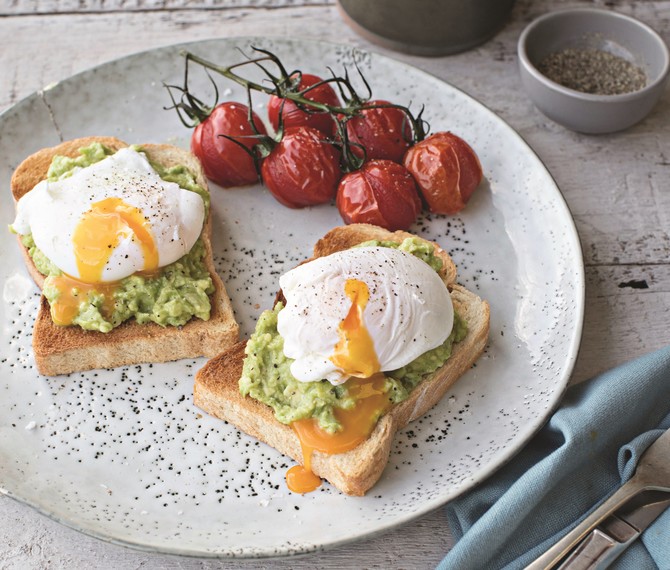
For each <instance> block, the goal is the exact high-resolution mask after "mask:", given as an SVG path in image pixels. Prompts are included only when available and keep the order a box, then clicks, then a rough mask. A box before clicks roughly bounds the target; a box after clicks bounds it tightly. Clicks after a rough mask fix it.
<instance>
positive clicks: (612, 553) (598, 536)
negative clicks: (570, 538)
mask: <svg viewBox="0 0 670 570" xmlns="http://www.w3.org/2000/svg"><path fill="white" fill-rule="evenodd" d="M638 534H639V533H634V534H633V535H632V536H631V537H630V538H629V539H628V540H626V541H624V542H620V541H618V540H617V539H616V538H614V537H612V536H610V535H609V534H607V533H606V532H603V531H602V530H600V529H599V528H596V529H594V530H592V531H591V534H589V535H588V536H587V537H586V538H585V539H584V540H583V541H582V542H581V543H580V544H579V545H578V546H577V548H575V550H574V551H573V552H572V554H570V556H569V557H568V558H567V559H566V560H565V562H563V564H561V565H560V566H559V569H558V570H604V569H605V568H607V567H608V566H609V565H610V564H612V562H614V561H615V560H616V559H617V558H618V557H619V555H620V554H621V553H622V552H623V551H624V550H625V549H626V548H628V545H629V544H630V543H631V542H633V541H634V540H635V539H636V538H637V536H638Z"/></svg>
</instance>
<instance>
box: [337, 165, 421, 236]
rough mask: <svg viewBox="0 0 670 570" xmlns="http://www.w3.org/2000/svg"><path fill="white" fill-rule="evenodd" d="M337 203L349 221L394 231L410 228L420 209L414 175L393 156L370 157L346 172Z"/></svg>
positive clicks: (343, 216) (345, 219)
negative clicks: (392, 159)
mask: <svg viewBox="0 0 670 570" xmlns="http://www.w3.org/2000/svg"><path fill="white" fill-rule="evenodd" d="M336 204H337V209H338V210H339V212H340V215H341V216H342V219H343V220H344V221H345V223H347V224H351V223H367V224H374V225H377V226H381V227H383V228H386V229H387V230H391V231H395V230H406V229H408V228H409V227H410V226H411V225H412V224H413V223H414V222H415V221H416V218H417V216H418V215H419V213H420V212H421V200H420V198H419V194H418V191H417V188H416V183H415V182H414V178H412V175H411V174H410V173H409V171H408V170H407V169H406V168H405V167H404V166H403V165H402V164H398V163H397V162H393V161H390V160H371V161H368V162H366V163H365V164H364V165H363V166H362V167H361V168H360V169H359V170H356V171H354V172H350V173H349V174H345V175H344V176H343V177H342V180H341V181H340V184H339V186H338V189H337V199H336Z"/></svg>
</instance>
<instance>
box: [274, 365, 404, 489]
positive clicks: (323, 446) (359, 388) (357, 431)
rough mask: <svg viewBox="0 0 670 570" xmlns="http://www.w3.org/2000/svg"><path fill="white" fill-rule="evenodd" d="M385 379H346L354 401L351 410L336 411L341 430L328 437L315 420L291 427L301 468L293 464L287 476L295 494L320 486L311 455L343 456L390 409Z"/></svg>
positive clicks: (302, 421) (296, 423) (376, 376)
mask: <svg viewBox="0 0 670 570" xmlns="http://www.w3.org/2000/svg"><path fill="white" fill-rule="evenodd" d="M385 382H386V378H385V376H384V375H383V374H381V373H378V374H375V375H374V376H372V377H371V378H365V379H360V378H350V379H349V380H347V389H348V390H349V394H351V395H352V396H354V397H355V398H356V399H357V402H356V406H354V407H353V408H352V409H350V410H344V409H336V410H335V417H336V418H337V420H338V421H339V422H340V424H341V425H342V429H341V430H340V431H338V432H336V433H334V434H330V433H328V432H327V431H325V430H322V429H321V428H320V427H319V424H318V422H317V420H315V419H314V418H308V419H304V420H298V421H296V422H293V423H292V424H291V427H293V430H294V431H295V432H296V434H297V436H298V439H300V445H301V447H302V455H303V463H304V464H303V465H294V466H293V467H291V469H289V470H288V472H287V473H286V483H287V485H288V488H289V489H290V490H291V491H293V492H294V493H309V492H310V491H313V490H314V489H316V488H317V487H318V486H319V485H320V484H321V479H320V478H319V477H318V476H317V475H315V474H314V473H313V472H312V453H313V452H314V451H320V452H322V453H327V454H335V453H344V452H345V451H349V450H350V449H353V448H354V447H356V446H357V445H359V444H360V443H362V442H363V441H365V440H366V439H367V438H368V436H369V435H370V433H372V430H373V429H374V427H375V425H376V424H377V421H378V420H379V418H380V416H381V415H382V414H384V412H386V410H388V409H389V408H390V407H391V401H390V400H389V398H388V395H387V394H386V392H385V391H384V384H385Z"/></svg>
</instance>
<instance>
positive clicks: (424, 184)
mask: <svg viewBox="0 0 670 570" xmlns="http://www.w3.org/2000/svg"><path fill="white" fill-rule="evenodd" d="M403 162H404V165H405V166H406V167H407V169H408V170H409V171H410V172H411V173H412V176H414V179H415V180H416V184H417V186H418V188H419V191H420V192H421V194H422V196H423V198H424V200H425V201H426V203H427V204H428V208H429V209H430V211H431V212H435V213H437V214H455V213H456V212H458V211H460V210H462V209H463V208H464V207H465V204H466V203H467V201H468V200H469V199H470V196H471V195H472V193H473V192H474V191H475V189H476V188H477V186H479V183H480V182H481V180H482V176H483V174H482V167H481V164H480V163H479V158H477V155H476V154H475V151H474V150H472V148H471V147H470V145H468V143H466V142H465V141H464V140H463V139H462V138H460V137H458V136H457V135H455V134H453V133H448V132H439V133H435V134H433V135H431V136H429V137H428V138H426V139H424V140H423V141H421V142H419V143H417V144H415V145H414V146H413V147H411V148H410V149H409V150H408V151H407V153H406V154H405V159H404V161H403Z"/></svg>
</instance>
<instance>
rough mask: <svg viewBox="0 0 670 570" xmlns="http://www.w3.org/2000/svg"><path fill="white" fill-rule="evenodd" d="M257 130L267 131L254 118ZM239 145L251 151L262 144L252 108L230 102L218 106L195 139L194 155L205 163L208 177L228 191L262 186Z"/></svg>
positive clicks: (192, 138)
mask: <svg viewBox="0 0 670 570" xmlns="http://www.w3.org/2000/svg"><path fill="white" fill-rule="evenodd" d="M253 121H254V124H255V125H256V129H257V130H258V132H259V133H261V134H266V133H267V131H266V129H265V126H264V125H263V122H262V121H261V119H260V118H259V117H258V115H256V113H254V114H253ZM221 135H227V136H229V137H233V138H234V139H235V141H237V142H239V143H240V144H242V145H244V146H245V147H247V148H249V149H251V148H252V147H253V146H254V145H255V144H256V143H257V142H258V141H257V140H256V139H255V138H254V135H255V133H254V130H253V127H252V126H251V123H250V122H249V107H247V106H246V105H243V104H242V103H235V102H226V103H221V104H220V105H217V106H216V107H215V108H214V110H213V111H212V112H211V114H210V115H209V116H208V117H207V118H206V119H205V120H204V121H203V122H201V123H200V124H199V125H198V126H197V127H196V128H195V130H194V131H193V135H192V136H191V151H192V152H193V154H195V155H196V156H197V157H198V158H199V159H200V162H201V163H202V167H203V169H204V170H205V176H207V178H209V179H210V180H212V181H213V182H216V183H217V184H219V185H221V186H223V187H225V188H228V187H231V186H244V185H247V184H254V183H255V182H258V172H257V171H256V165H255V164H254V160H253V158H252V156H251V155H250V154H249V153H248V152H247V151H246V150H245V149H244V148H241V147H240V145H239V144H237V143H236V142H234V141H232V140H230V139H228V138H226V137H225V136H221Z"/></svg>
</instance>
